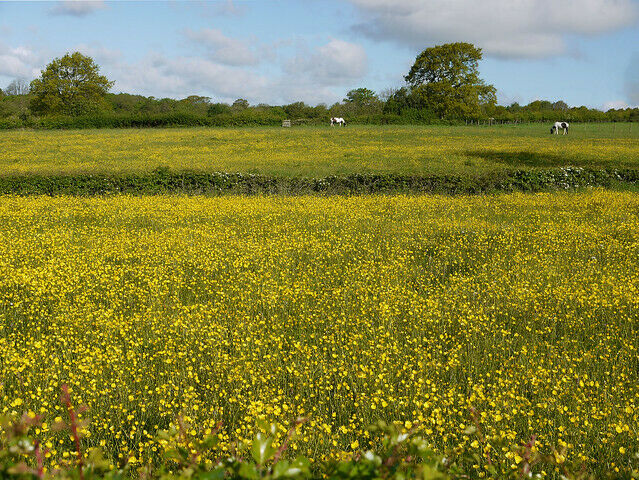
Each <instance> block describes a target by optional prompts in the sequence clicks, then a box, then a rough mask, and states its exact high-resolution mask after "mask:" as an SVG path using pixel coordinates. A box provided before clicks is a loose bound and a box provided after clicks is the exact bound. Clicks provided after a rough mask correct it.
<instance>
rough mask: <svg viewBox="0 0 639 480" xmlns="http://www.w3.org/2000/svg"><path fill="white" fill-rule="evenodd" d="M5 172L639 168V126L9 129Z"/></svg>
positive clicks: (1, 156)
mask: <svg viewBox="0 0 639 480" xmlns="http://www.w3.org/2000/svg"><path fill="white" fill-rule="evenodd" d="M0 152H2V153H0V172H2V175H25V174H40V175H59V174H84V173H87V174H97V173H109V174H113V173H116V174H122V173H133V172H137V173H139V172H147V171H150V170H153V169H155V168H157V167H158V166H166V167H169V168H170V169H171V170H173V171H180V170H195V171H202V172H212V171H217V172H220V171H223V172H241V173H260V174H266V175H277V176H287V177H289V176H290V177H294V176H306V177H325V176H328V175H347V174H352V173H398V174H420V175H426V174H435V175H445V174H451V175H471V174H478V173H479V174H481V173H487V172H492V171H503V170H512V169H521V168H523V169H528V168H546V169H548V168H553V167H559V166H567V165H571V166H582V167H594V168H635V167H639V125H638V124H575V125H573V126H572V128H571V131H570V135H568V136H555V135H550V134H549V126H548V125H546V124H528V125H517V126H514V125H509V126H493V127H488V126H479V127H463V126H462V127H448V126H399V127H398V126H381V127H380V126H352V127H350V126H349V127H347V128H343V129H342V128H330V127H328V126H326V127H307V128H292V129H283V128H242V129H237V128H228V129H227V128H189V129H145V130H134V129H128V130H75V131H30V130H23V131H7V132H2V133H0Z"/></svg>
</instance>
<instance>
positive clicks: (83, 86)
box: [31, 52, 113, 116]
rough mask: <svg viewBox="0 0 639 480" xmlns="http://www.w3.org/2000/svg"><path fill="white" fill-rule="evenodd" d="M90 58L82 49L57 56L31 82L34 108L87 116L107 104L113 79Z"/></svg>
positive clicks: (38, 110) (32, 105)
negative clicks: (100, 71)
mask: <svg viewBox="0 0 639 480" xmlns="http://www.w3.org/2000/svg"><path fill="white" fill-rule="evenodd" d="M99 70H100V67H98V65H97V64H96V63H95V62H94V61H93V59H92V58H91V57H87V56H84V55H82V54H81V53H79V52H74V53H72V54H66V55H65V56H64V57H62V58H56V59H54V60H53V61H52V62H51V63H50V64H49V65H47V67H46V68H45V69H44V70H42V76H41V77H40V78H36V79H35V80H33V81H32V82H31V93H33V95H34V97H33V100H32V101H31V110H33V111H34V112H36V113H41V114H63V115H74V116H75V115H86V114H88V113H92V112H95V111H98V110H100V109H101V108H102V107H103V106H104V97H105V95H106V93H107V92H108V91H109V89H110V88H111V87H112V86H113V82H111V81H109V80H108V79H107V78H106V77H105V76H103V75H100V74H99Z"/></svg>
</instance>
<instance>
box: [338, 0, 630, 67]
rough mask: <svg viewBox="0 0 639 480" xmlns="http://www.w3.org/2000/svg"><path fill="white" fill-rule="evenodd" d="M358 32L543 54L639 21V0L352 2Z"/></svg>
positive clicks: (414, 42) (518, 54) (510, 53)
mask: <svg viewBox="0 0 639 480" xmlns="http://www.w3.org/2000/svg"><path fill="white" fill-rule="evenodd" d="M348 1H349V2H351V3H352V4H354V5H355V6H356V7H358V8H359V9H360V11H361V12H362V14H363V17H364V21H363V22H362V23H360V24H359V25H357V26H355V27H354V28H355V30H357V31H359V32H362V33H364V34H366V35H367V36H369V37H372V38H375V39H379V40H392V41H396V42H399V43H401V44H404V45H407V46H410V47H411V48H417V49H422V48H425V47H427V46H429V45H433V44H436V43H447V42H456V41H467V42H471V43H474V44H475V45H477V46H479V47H482V48H483V50H484V52H485V53H486V54H488V55H493V56H496V57H503V58H543V57H548V56H553V55H561V54H564V53H566V51H567V47H566V37H567V36H568V35H598V34H603V33H607V32H611V31H615V30H619V29H621V28H624V27H628V26H631V25H634V24H636V23H637V20H638V18H639V7H638V4H637V1H636V0H561V1H554V0H510V1H507V2H504V1H503V0H481V1H477V0H348Z"/></svg>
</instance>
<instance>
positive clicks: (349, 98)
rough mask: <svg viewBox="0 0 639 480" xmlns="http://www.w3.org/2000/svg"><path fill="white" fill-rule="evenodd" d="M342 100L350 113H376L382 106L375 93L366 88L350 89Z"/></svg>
mask: <svg viewBox="0 0 639 480" xmlns="http://www.w3.org/2000/svg"><path fill="white" fill-rule="evenodd" d="M343 101H344V105H345V106H346V107H347V111H349V112H350V113H351V114H353V113H354V114H358V113H368V114H370V113H378V112H380V111H381V107H382V103H381V102H380V100H379V97H378V96H377V94H376V93H375V92H374V91H372V90H370V89H368V88H356V89H355V90H351V91H350V92H348V93H347V94H346V98H345V99H344V100H343Z"/></svg>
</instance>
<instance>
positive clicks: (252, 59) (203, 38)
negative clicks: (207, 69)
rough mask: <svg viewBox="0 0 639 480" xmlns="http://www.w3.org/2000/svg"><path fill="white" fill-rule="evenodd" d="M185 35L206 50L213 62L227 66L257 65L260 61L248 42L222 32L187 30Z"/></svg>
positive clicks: (210, 29)
mask: <svg viewBox="0 0 639 480" xmlns="http://www.w3.org/2000/svg"><path fill="white" fill-rule="evenodd" d="M184 33H185V35H186V36H187V37H188V38H189V39H191V40H192V41H194V42H196V43H198V44H199V45H202V46H203V47H204V48H206V49H207V51H208V53H209V56H210V58H211V59H212V60H215V61H218V62H220V63H223V64H225V65H234V66H239V65H255V64H256V63H258V61H259V58H258V56H257V55H256V53H255V52H254V51H253V50H252V49H251V47H250V46H249V44H248V43H247V42H245V41H242V40H238V39H235V38H231V37H227V36H226V35H224V34H223V33H222V32H221V31H220V30H216V29H213V28H209V29H202V30H198V31H193V30H191V29H187V30H186V31H185V32H184Z"/></svg>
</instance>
